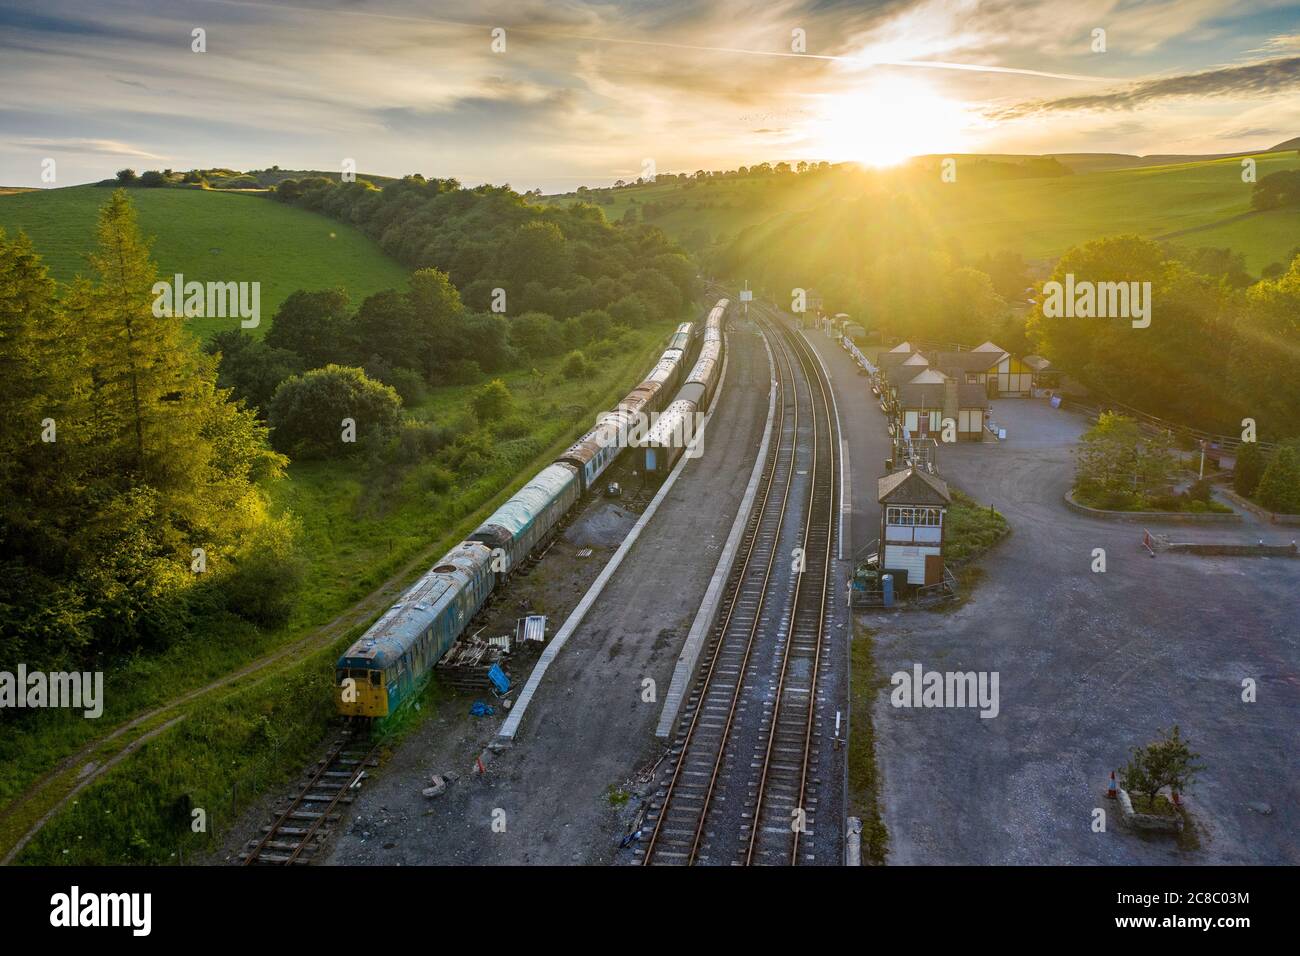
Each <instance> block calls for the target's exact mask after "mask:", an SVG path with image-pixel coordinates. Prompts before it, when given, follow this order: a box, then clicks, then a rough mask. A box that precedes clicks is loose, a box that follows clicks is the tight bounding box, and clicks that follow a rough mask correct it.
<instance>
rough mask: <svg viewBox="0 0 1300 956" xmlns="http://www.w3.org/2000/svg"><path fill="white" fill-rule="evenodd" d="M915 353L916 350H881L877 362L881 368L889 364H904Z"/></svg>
mask: <svg viewBox="0 0 1300 956" xmlns="http://www.w3.org/2000/svg"><path fill="white" fill-rule="evenodd" d="M915 354H916V353H915V352H881V353H880V354H879V355H877V356H876V364H877V365H879V366H880V367H881V368H884V367H885V366H889V365H902V364H903V363H904V362H905V361H907V360H908V359H909V358H911V357H912V356H913V355H915Z"/></svg>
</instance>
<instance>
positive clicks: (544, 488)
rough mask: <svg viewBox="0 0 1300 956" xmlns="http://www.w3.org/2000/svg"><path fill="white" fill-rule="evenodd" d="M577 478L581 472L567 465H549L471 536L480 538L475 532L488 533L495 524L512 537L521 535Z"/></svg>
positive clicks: (471, 538) (473, 538)
mask: <svg viewBox="0 0 1300 956" xmlns="http://www.w3.org/2000/svg"><path fill="white" fill-rule="evenodd" d="M575 481H577V476H576V475H575V474H574V472H573V471H572V470H571V469H569V468H566V467H565V466H563V465H547V466H546V467H545V468H543V469H542V470H541V471H539V472H538V473H537V474H536V475H534V476H533V479H532V480H531V481H530V482H528V484H526V485H524V486H523V487H522V488H520V489H519V490H518V491H516V492H515V493H514V495H513V496H512V497H510V498H509V499H508V500H507V501H506V502H505V503H504V504H502V505H501V507H500V508H498V509H497V510H496V511H494V512H492V515H491V517H489V518H488V519H487V520H486V521H484V522H483V523H482V524H481V525H479V527H478V528H477V529H476V530H475V531H474V534H473V535H470V540H471V541H473V540H478V539H477V538H475V537H474V535H478V534H488V533H489V532H488V529H489V528H490V527H492V526H493V525H496V526H498V527H501V528H505V529H506V530H507V531H508V532H510V535H511V537H518V536H519V535H520V534H521V533H522V532H523V530H524V529H525V528H527V527H528V526H529V525H530V524H532V522H533V519H534V518H536V517H537V516H538V515H539V514H541V512H542V510H543V509H545V508H546V506H547V505H549V504H550V503H551V502H552V501H554V500H555V499H556V498H558V497H560V495H562V494H564V492H565V491H566V490H568V487H569V486H570V485H571V484H573V483H574V482H575Z"/></svg>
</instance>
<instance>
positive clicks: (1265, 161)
mask: <svg viewBox="0 0 1300 956" xmlns="http://www.w3.org/2000/svg"><path fill="white" fill-rule="evenodd" d="M1281 145H1282V146H1285V144H1281ZM1056 158H1057V159H1058V160H1060V161H1061V162H1063V163H1064V164H1065V165H1067V166H1069V167H1070V168H1071V169H1072V170H1073V171H1074V175H1068V176H1058V177H1053V178H1028V179H1007V180H1002V181H998V180H987V179H981V180H978V181H971V179H970V178H969V177H967V178H965V179H963V177H962V176H961V170H962V168H963V165H964V164H969V163H973V162H979V161H985V162H988V161H995V162H1015V161H1019V160H1022V159H1024V157H1010V156H968V157H960V158H958V177H957V181H956V182H955V183H943V182H941V181H940V180H939V176H938V171H937V168H936V167H937V161H936V160H935V159H934V158H930V159H929V160H928V161H927V160H926V159H925V158H922V159H918V160H917V161H916V162H915V164H913V165H912V166H910V167H904V168H899V169H892V170H866V169H860V168H857V167H854V166H849V165H843V166H837V167H835V168H833V169H831V170H829V171H826V172H822V173H817V174H810V175H804V176H796V175H768V176H760V177H749V178H721V179H718V178H711V179H706V180H703V181H699V182H696V181H694V180H688V181H681V180H674V181H671V182H656V183H652V184H651V183H647V184H638V185H633V186H627V187H623V188H618V189H612V190H590V191H588V192H587V193H586V194H584V195H582V196H579V195H578V194H575V193H569V194H566V195H563V196H551V197H546V198H545V199H544V200H543V201H545V202H552V203H570V202H574V201H577V200H579V199H586V200H587V201H593V202H596V203H598V204H599V205H600V206H601V208H602V209H603V210H604V212H605V215H606V216H607V217H609V218H610V219H614V220H617V219H620V218H622V217H623V216H624V215H626V214H627V211H628V209H629V208H632V207H636V208H637V210H638V214H639V215H640V218H641V219H642V221H644V222H647V223H649V224H651V225H655V226H658V227H660V228H661V229H663V230H664V231H665V232H667V233H668V234H669V235H670V236H673V237H674V238H676V239H678V240H679V241H681V242H683V243H684V244H685V245H686V246H687V247H689V248H691V249H692V250H693V251H696V252H702V251H704V250H706V249H708V248H710V247H717V246H724V247H725V246H728V245H730V244H731V243H732V242H733V241H734V240H735V239H736V238H737V237H738V236H739V235H740V233H741V232H742V231H743V230H745V229H747V228H748V227H751V226H758V225H760V224H766V225H767V226H768V227H770V228H771V229H772V230H773V231H779V229H780V226H781V224H782V222H783V221H786V222H787V223H788V221H789V219H790V217H793V218H794V219H798V220H802V219H805V218H806V217H808V216H814V217H815V216H820V215H828V214H829V213H831V212H832V211H833V210H834V209H835V208H836V207H838V206H839V205H841V204H842V203H844V202H860V201H861V202H864V205H865V207H866V208H865V209H864V222H863V226H864V228H866V227H869V225H870V221H871V217H870V212H871V207H872V206H873V205H874V200H876V199H878V198H880V199H882V200H883V198H884V197H886V196H889V197H894V198H897V197H902V198H903V199H905V201H906V202H907V203H908V204H909V205H911V206H912V207H913V208H914V209H915V211H916V212H917V213H918V224H919V226H920V227H921V228H922V229H923V230H924V231H926V232H928V233H929V234H930V235H932V236H933V238H934V239H935V240H936V242H938V243H939V244H941V245H942V246H945V247H950V248H951V247H953V246H954V245H955V246H956V247H957V248H959V249H960V250H962V251H963V252H964V253H966V254H969V255H978V254H981V253H983V252H996V251H1001V250H1009V251H1013V252H1018V253H1020V254H1021V255H1023V256H1024V257H1025V258H1027V259H1037V260H1053V259H1055V258H1056V257H1058V256H1060V255H1061V254H1062V253H1064V252H1065V251H1066V250H1067V249H1069V248H1070V247H1071V246H1074V245H1076V244H1078V243H1080V242H1084V241H1086V240H1089V239H1094V238H1097V237H1100V236H1104V235H1113V234H1117V233H1125V232H1135V233H1137V234H1138V235H1141V236H1145V237H1149V238H1158V237H1171V238H1174V239H1177V240H1179V241H1184V242H1187V243H1188V244H1191V245H1195V246H1199V245H1230V246H1231V247H1232V248H1233V249H1235V250H1236V251H1239V252H1241V253H1242V254H1244V255H1245V257H1246V264H1247V268H1248V269H1250V270H1251V271H1252V272H1253V273H1255V274H1258V272H1259V270H1260V269H1262V268H1263V267H1264V266H1266V265H1268V264H1269V263H1272V262H1280V261H1283V260H1284V259H1286V258H1287V253H1288V252H1289V251H1290V250H1291V249H1292V248H1293V247H1294V246H1296V245H1297V244H1300V229H1297V228H1296V226H1295V215H1294V211H1293V210H1292V211H1287V210H1275V211H1270V212H1266V213H1252V212H1251V208H1250V186H1249V185H1248V184H1246V183H1243V182H1242V180H1241V158H1240V157H1236V156H1234V157H1228V158H1218V159H1205V158H1198V159H1195V160H1194V161H1191V162H1178V163H1169V164H1165V165H1142V164H1141V161H1140V159H1139V157H1125V156H1121V155H1119V154H1105V155H1103V154H1097V156H1096V157H1092V158H1091V160H1090V162H1091V163H1092V164H1093V165H1100V166H1101V167H1102V168H1100V169H1098V170H1097V171H1093V172H1086V171H1080V170H1086V169H1087V168H1089V163H1085V162H1083V161H1082V159H1081V157H1080V156H1079V155H1065V154H1061V155H1058V156H1057V157H1056ZM1254 158H1255V160H1256V163H1257V164H1258V165H1257V175H1258V177H1259V178H1263V177H1264V176H1266V175H1268V174H1269V173H1272V172H1276V171H1278V170H1283V169H1297V168H1300V157H1297V156H1296V155H1295V153H1294V152H1282V151H1280V148H1275V149H1274V150H1270V151H1267V152H1261V153H1257V154H1255V155H1254ZM1128 160H1133V161H1135V163H1136V164H1135V165H1117V166H1116V167H1115V168H1109V166H1110V164H1111V163H1116V164H1122V163H1125V162H1126V161H1128ZM1236 217H1243V218H1236ZM1172 234H1185V236H1186V238H1185V239H1184V238H1182V236H1178V235H1172Z"/></svg>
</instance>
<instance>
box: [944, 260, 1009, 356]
mask: <svg viewBox="0 0 1300 956" xmlns="http://www.w3.org/2000/svg"><path fill="white" fill-rule="evenodd" d="M944 291H945V294H946V297H947V301H946V303H945V316H946V323H945V326H944V332H945V334H946V336H947V338H948V339H949V341H953V342H967V343H979V342H985V341H988V339H989V338H990V336H992V334H993V324H994V322H995V321H997V319H999V318H1000V317H1001V316H1002V315H1003V313H1005V312H1006V309H1007V304H1006V302H1005V301H1004V300H1003V298H1002V296H1000V295H998V294H997V292H996V291H994V289H993V280H992V279H990V278H989V277H988V276H987V275H986V274H985V273H983V272H980V271H979V270H978V269H954V270H953V271H952V272H950V273H949V274H948V276H947V278H946V288H945V290H944ZM1004 347H1005V346H1004Z"/></svg>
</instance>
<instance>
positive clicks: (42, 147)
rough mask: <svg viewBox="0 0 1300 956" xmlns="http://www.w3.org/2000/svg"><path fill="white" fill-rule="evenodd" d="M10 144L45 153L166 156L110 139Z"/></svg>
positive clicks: (154, 157) (18, 141) (38, 140)
mask: <svg viewBox="0 0 1300 956" xmlns="http://www.w3.org/2000/svg"><path fill="white" fill-rule="evenodd" d="M12 145H14V146H17V147H19V148H21V149H29V150H32V151H34V152H45V153H80V154H90V155H95V156H135V157H137V158H139V159H166V158H167V157H166V156H159V155H158V154H157V153H150V152H147V151H146V150H143V149H139V148H138V147H135V146H132V145H131V144H130V143H120V142H117V141H116V140H111V139H76V138H68V139H48V138H47V139H38V138H34V137H33V138H26V139H16V140H13V141H12Z"/></svg>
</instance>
